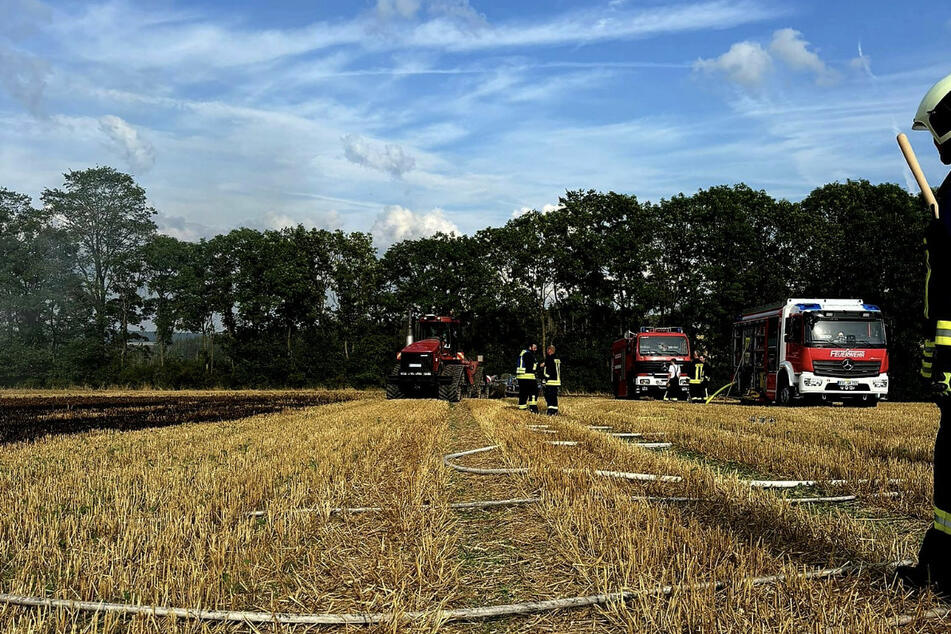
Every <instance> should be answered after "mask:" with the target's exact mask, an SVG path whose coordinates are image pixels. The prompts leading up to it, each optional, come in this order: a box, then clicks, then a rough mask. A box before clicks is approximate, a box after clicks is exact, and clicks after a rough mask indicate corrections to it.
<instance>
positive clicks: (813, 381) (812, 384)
mask: <svg viewBox="0 0 951 634" xmlns="http://www.w3.org/2000/svg"><path fill="white" fill-rule="evenodd" d="M802 382H803V383H804V384H806V385H807V386H808V387H819V386H820V385H822V379H813V378H811V377H806V378H805V379H803V381H802Z"/></svg>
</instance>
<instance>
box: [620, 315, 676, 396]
mask: <svg viewBox="0 0 951 634" xmlns="http://www.w3.org/2000/svg"><path fill="white" fill-rule="evenodd" d="M673 362H676V363H677V364H678V365H680V368H681V370H682V373H681V376H680V385H681V389H682V390H688V389H689V384H690V378H689V376H688V364H689V362H690V342H689V341H688V340H687V335H685V334H684V331H683V328H678V327H666V328H654V327H650V326H644V327H642V328H641V329H640V332H637V333H633V332H630V331H628V332H627V333H625V335H624V337H623V338H622V339H618V340H617V341H615V342H614V343H613V344H612V345H611V383H612V385H613V390H614V397H615V398H640V397H641V396H663V394H664V392H665V391H666V389H667V371H668V369H669V367H670V364H671V363H673Z"/></svg>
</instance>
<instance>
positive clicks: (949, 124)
mask: <svg viewBox="0 0 951 634" xmlns="http://www.w3.org/2000/svg"><path fill="white" fill-rule="evenodd" d="M928 123H930V124H931V131H932V132H933V133H934V135H935V137H937V138H939V139H941V138H943V137H944V136H945V135H946V134H948V133H949V132H951V93H948V94H947V95H945V96H944V98H943V99H942V100H941V101H939V102H938V105H937V106H935V108H934V110H932V111H931V112H929V113H928Z"/></svg>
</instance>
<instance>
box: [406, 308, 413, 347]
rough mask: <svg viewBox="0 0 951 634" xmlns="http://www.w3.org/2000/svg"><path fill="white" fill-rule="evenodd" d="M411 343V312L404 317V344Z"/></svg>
mask: <svg viewBox="0 0 951 634" xmlns="http://www.w3.org/2000/svg"><path fill="white" fill-rule="evenodd" d="M412 343H413V313H409V315H408V316H407V319H406V345H407V346H408V345H411V344H412Z"/></svg>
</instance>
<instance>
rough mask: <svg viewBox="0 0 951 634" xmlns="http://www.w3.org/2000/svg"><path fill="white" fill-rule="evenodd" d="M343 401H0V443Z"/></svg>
mask: <svg viewBox="0 0 951 634" xmlns="http://www.w3.org/2000/svg"><path fill="white" fill-rule="evenodd" d="M341 400H347V397H343V396H342V395H339V394H335V393H332V392H330V393H323V394H321V393H318V394H286V395H274V394H268V395H264V394H261V395H255V394H210V395H201V396H174V395H168V396H103V395H97V396H63V397H55V396H53V397H51V396H42V397H7V398H0V444H3V443H11V442H19V441H24V440H33V439H36V438H40V437H42V436H46V435H51V434H57V435H58V434H78V433H81V432H86V431H90V430H93V429H116V430H120V431H128V430H134V429H144V428H147V427H165V426H168V425H178V424H181V423H201V422H209V421H226V420H235V419H238V418H245V417H247V416H253V415H255V414H268V413H273V412H279V411H281V410H283V409H286V408H300V407H310V406H313V405H323V404H326V403H331V402H336V401H341Z"/></svg>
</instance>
